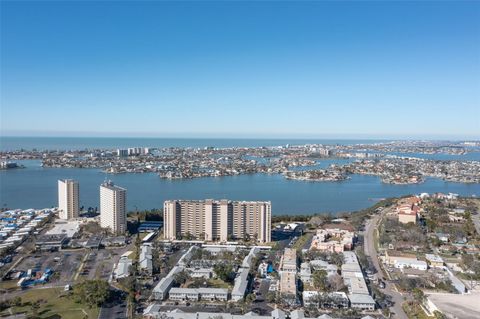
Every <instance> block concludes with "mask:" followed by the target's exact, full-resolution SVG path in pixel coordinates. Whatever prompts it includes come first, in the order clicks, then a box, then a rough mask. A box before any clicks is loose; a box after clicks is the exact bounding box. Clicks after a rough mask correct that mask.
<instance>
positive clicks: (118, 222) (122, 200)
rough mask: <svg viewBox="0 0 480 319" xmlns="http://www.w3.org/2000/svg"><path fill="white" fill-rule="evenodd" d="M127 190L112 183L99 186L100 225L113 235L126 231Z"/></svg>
mask: <svg viewBox="0 0 480 319" xmlns="http://www.w3.org/2000/svg"><path fill="white" fill-rule="evenodd" d="M126 202H127V190H126V189H124V188H121V187H118V186H115V185H114V184H113V183H112V182H105V183H103V184H102V185H100V225H101V226H102V227H103V228H110V230H111V231H112V232H113V233H114V234H123V233H125V231H126V230H127V208H126Z"/></svg>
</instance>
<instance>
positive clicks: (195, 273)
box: [185, 267, 212, 279]
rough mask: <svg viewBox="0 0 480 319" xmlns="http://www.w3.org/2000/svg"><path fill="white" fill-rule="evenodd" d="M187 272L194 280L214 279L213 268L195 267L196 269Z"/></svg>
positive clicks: (188, 269) (187, 269)
mask: <svg viewBox="0 0 480 319" xmlns="http://www.w3.org/2000/svg"><path fill="white" fill-rule="evenodd" d="M185 270H186V271H187V272H188V274H189V275H190V277H192V278H205V279H210V278H212V268H200V267H195V268H186V269H185Z"/></svg>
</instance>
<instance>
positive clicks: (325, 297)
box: [302, 290, 349, 308]
mask: <svg viewBox="0 0 480 319" xmlns="http://www.w3.org/2000/svg"><path fill="white" fill-rule="evenodd" d="M319 295H320V296H319ZM302 297H303V305H304V306H309V305H315V306H317V307H318V306H320V307H322V308H348V305H349V301H348V297H347V294H345V293H344V292H341V291H338V292H330V293H322V292H318V291H308V290H305V291H303V293H302Z"/></svg>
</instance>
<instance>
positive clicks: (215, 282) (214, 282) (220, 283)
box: [208, 278, 231, 288]
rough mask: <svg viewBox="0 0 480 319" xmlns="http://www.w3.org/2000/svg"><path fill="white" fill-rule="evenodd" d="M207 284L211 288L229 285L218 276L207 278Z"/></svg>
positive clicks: (228, 286)
mask: <svg viewBox="0 0 480 319" xmlns="http://www.w3.org/2000/svg"><path fill="white" fill-rule="evenodd" d="M208 286H209V287H212V288H230V287H231V285H229V284H228V283H226V282H225V281H223V280H221V279H218V278H210V279H208Z"/></svg>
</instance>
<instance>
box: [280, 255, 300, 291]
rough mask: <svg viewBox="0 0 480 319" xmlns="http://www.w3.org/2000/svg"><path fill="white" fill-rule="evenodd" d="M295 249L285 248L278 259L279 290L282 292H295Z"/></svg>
mask: <svg viewBox="0 0 480 319" xmlns="http://www.w3.org/2000/svg"><path fill="white" fill-rule="evenodd" d="M296 276H297V251H296V250H295V249H292V248H285V251H284V253H283V255H282V258H281V259H280V292H281V293H283V294H291V295H296V294H297V278H296Z"/></svg>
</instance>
